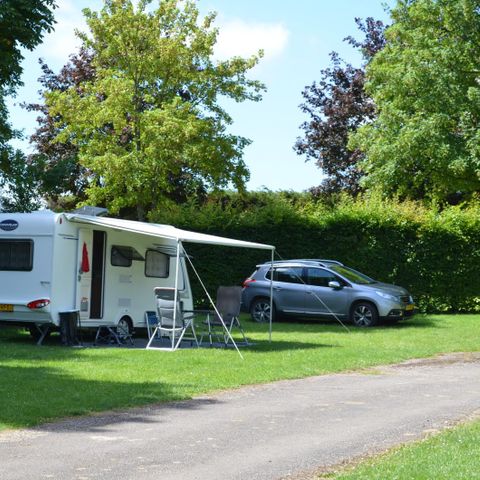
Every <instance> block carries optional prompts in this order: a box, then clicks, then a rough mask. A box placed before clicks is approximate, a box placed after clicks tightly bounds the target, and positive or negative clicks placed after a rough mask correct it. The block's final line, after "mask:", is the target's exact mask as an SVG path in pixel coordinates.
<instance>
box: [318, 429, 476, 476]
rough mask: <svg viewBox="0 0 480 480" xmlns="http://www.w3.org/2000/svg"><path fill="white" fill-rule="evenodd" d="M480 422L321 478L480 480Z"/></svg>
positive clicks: (448, 431)
mask: <svg viewBox="0 0 480 480" xmlns="http://www.w3.org/2000/svg"><path fill="white" fill-rule="evenodd" d="M479 458H480V420H476V421H474V422H471V423H468V424H465V425H461V426H458V427H456V428H454V429H452V430H447V431H446V432H443V433H440V434H438V435H435V436H433V437H430V438H428V439H426V440H423V441H421V442H416V443H413V444H410V445H406V446H403V447H400V448H397V449H395V450H393V451H391V452H389V453H387V454H385V455H382V456H380V457H378V458H375V459H372V460H369V461H366V462H364V463H361V464H360V465H358V466H357V467H356V468H354V469H353V470H350V471H345V472H342V473H340V474H337V475H331V476H326V477H321V478H331V479H335V480H385V479H396V480H410V479H419V480H420V479H433V478H434V479H435V480H451V479H453V478H454V479H455V480H473V479H478V478H480V472H479V460H478V459H479Z"/></svg>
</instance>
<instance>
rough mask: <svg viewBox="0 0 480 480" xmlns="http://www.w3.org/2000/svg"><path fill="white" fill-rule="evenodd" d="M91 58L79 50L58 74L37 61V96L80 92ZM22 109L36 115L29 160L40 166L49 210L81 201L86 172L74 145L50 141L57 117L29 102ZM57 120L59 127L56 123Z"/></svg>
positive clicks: (90, 71) (90, 70)
mask: <svg viewBox="0 0 480 480" xmlns="http://www.w3.org/2000/svg"><path fill="white" fill-rule="evenodd" d="M92 58H93V55H92V53H91V52H89V51H88V50H86V49H83V48H82V49H80V51H79V53H78V54H75V55H72V56H71V57H70V61H69V62H68V63H67V64H66V65H65V66H64V67H63V68H62V69H61V70H60V73H58V74H55V73H54V72H53V71H52V70H51V69H50V68H49V67H48V65H47V64H46V63H44V62H43V61H42V60H40V65H41V68H42V72H43V75H42V76H41V77H40V78H39V82H40V84H41V86H42V90H41V92H40V93H45V92H52V91H55V90H58V91H61V92H63V91H65V90H67V89H69V88H71V87H73V88H76V89H77V90H78V91H81V88H82V83H83V82H87V81H89V80H92V79H93V78H94V77H95V69H94V67H93V65H92ZM25 108H26V109H27V110H29V111H35V112H39V116H38V117H37V122H38V125H39V126H38V128H37V130H36V131H35V133H34V134H33V135H32V136H31V138H30V142H31V143H34V144H35V150H36V153H35V154H33V155H32V156H31V157H30V162H31V163H32V164H37V165H42V166H43V172H44V173H43V175H42V177H41V179H40V185H39V190H40V194H41V195H42V196H43V197H44V198H46V199H47V200H48V203H49V206H50V207H51V208H61V209H66V210H68V209H70V208H72V207H74V206H75V204H76V203H77V202H78V201H80V200H84V199H85V188H86V187H87V185H88V181H89V172H88V171H87V170H86V169H85V168H84V167H82V166H81V165H80V164H79V163H78V159H77V156H78V148H77V147H76V146H75V145H73V144H72V143H70V142H56V141H54V140H55V138H56V136H57V135H58V134H59V133H60V132H61V130H62V129H63V127H62V125H61V118H58V117H54V116H51V115H50V113H49V111H48V108H47V106H46V105H45V104H38V103H32V104H28V105H25ZM59 121H60V124H59V123H57V122H59Z"/></svg>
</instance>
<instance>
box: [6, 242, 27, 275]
mask: <svg viewBox="0 0 480 480" xmlns="http://www.w3.org/2000/svg"><path fill="white" fill-rule="evenodd" d="M32 268H33V241H32V240H0V270H9V271H20V272H29V271H31V270H32Z"/></svg>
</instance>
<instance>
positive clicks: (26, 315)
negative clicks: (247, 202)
mask: <svg viewBox="0 0 480 480" xmlns="http://www.w3.org/2000/svg"><path fill="white" fill-rule="evenodd" d="M183 242H196V243H209V244H216V245H228V246H236V247H247V248H261V249H268V250H272V252H273V247H271V246H270V245H263V244H257V243H251V242H243V241H240V240H233V239H227V238H222V237H215V236H211V235H204V234H198V233H195V232H188V231H185V230H180V229H177V228H175V227H172V226H169V225H158V224H150V223H143V222H134V221H128V220H119V219H114V218H107V217H98V216H90V215H82V214H77V213H58V214H55V213H53V212H51V211H40V212H34V213H2V214H0V323H3V324H5V323H9V324H14V325H23V326H26V327H30V328H31V332H32V334H33V335H35V332H38V328H37V327H41V329H43V328H44V327H46V326H47V325H49V326H59V325H60V314H61V313H62V312H71V311H75V310H76V311H79V312H80V323H81V327H82V328H88V327H99V326H104V325H106V326H117V325H121V326H122V327H123V328H125V327H126V326H128V327H129V328H130V329H132V328H134V327H144V326H145V320H144V316H145V311H148V310H155V304H154V296H153V289H154V287H175V286H176V287H177V291H178V292H179V295H180V298H181V301H182V303H183V306H184V308H185V309H186V310H191V309H192V308H193V299H192V291H191V288H190V281H189V278H188V273H187V269H186V264H185V257H184V255H182V252H183V247H182V243H183ZM177 272H178V273H177ZM42 327H43V328H42Z"/></svg>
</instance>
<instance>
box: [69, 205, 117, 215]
mask: <svg viewBox="0 0 480 480" xmlns="http://www.w3.org/2000/svg"><path fill="white" fill-rule="evenodd" d="M72 213H78V214H80V215H90V216H91V217H105V216H106V215H107V214H108V210H107V209H106V208H102V207H90V206H85V207H80V208H77V209H76V210H74V211H73V212H72Z"/></svg>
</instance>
